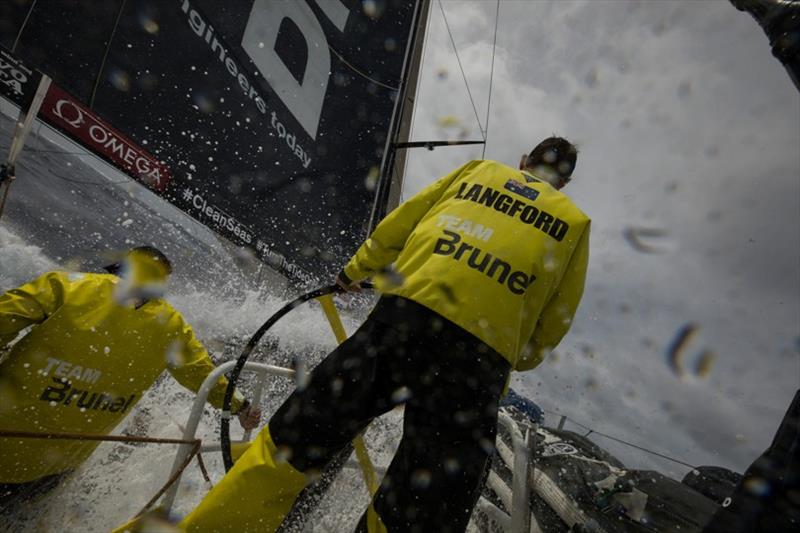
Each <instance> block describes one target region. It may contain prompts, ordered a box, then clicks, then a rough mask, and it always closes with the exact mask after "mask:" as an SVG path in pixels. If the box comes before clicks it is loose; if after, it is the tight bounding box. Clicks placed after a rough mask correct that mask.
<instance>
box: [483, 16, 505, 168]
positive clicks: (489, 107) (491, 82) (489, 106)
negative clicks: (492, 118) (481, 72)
mask: <svg viewBox="0 0 800 533" xmlns="http://www.w3.org/2000/svg"><path fill="white" fill-rule="evenodd" d="M499 21H500V0H497V7H495V10H494V42H493V43H492V68H491V70H490V71H489V99H488V101H487V103H486V122H485V124H486V134H485V135H484V136H483V139H484V141H485V140H487V139H488V138H489V112H490V111H491V110H492V86H493V85H494V56H495V52H496V50H497V26H498V22H499ZM485 156H486V143H484V144H483V150H482V151H481V159H484V157H485Z"/></svg>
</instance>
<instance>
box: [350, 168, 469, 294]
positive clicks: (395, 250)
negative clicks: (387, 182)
mask: <svg viewBox="0 0 800 533" xmlns="http://www.w3.org/2000/svg"><path fill="white" fill-rule="evenodd" d="M480 163H482V161H470V162H469V163H467V164H466V165H463V166H461V167H459V168H457V169H456V170H454V171H453V172H451V173H450V174H448V175H446V176H444V177H443V178H440V179H439V180H437V181H436V182H434V183H432V184H431V185H428V186H427V187H425V188H424V189H423V190H421V191H420V192H418V193H417V194H415V195H414V196H413V197H411V198H409V199H408V200H406V201H405V202H403V203H402V204H400V205H399V206H398V207H397V209H395V210H394V211H392V212H391V213H389V214H388V215H387V216H386V218H384V219H383V220H382V221H381V223H380V224H378V227H377V228H375V231H373V232H372V235H370V236H369V238H368V239H367V240H366V241H365V242H364V244H362V245H361V247H360V248H359V249H358V251H356V253H355V255H354V256H353V257H352V258H351V259H350V261H349V262H348V263H347V264H346V265H345V267H344V269H343V270H342V273H343V274H344V277H345V278H346V279H345V281H361V280H363V279H366V278H369V277H372V276H374V275H375V274H378V273H379V272H381V271H382V270H384V269H385V268H386V267H388V266H389V265H391V264H392V263H393V262H394V261H395V259H397V256H398V255H399V254H400V251H401V250H402V249H403V246H405V243H406V240H407V239H408V237H409V235H411V232H412V231H414V228H415V227H416V225H417V224H418V223H419V221H420V220H422V217H424V216H425V214H426V213H427V212H428V211H430V209H431V208H432V207H433V206H434V204H436V202H438V201H439V199H440V198H441V197H442V195H443V194H444V192H445V191H446V190H447V188H448V187H450V185H452V184H453V183H454V182H455V181H456V180H457V179H458V178H459V176H461V174H462V173H463V172H464V171H465V170H467V169H468V168H471V167H474V166H476V165H478V164H480Z"/></svg>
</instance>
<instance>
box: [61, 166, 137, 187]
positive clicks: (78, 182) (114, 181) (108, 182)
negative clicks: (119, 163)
mask: <svg viewBox="0 0 800 533" xmlns="http://www.w3.org/2000/svg"><path fill="white" fill-rule="evenodd" d="M47 170H48V171H49V172H50V175H51V176H55V177H56V178H58V179H61V180H64V181H68V182H70V183H75V184H78V185H97V186H99V187H102V186H103V185H109V184H111V185H122V184H123V183H130V181H129V180H120V181H116V180H108V181H105V182H101V181H85V180H76V179H74V178H68V177H66V176H61V175H60V174H57V173H56V172H54V171H53V170H52V169H47Z"/></svg>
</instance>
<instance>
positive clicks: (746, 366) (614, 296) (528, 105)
mask: <svg viewBox="0 0 800 533" xmlns="http://www.w3.org/2000/svg"><path fill="white" fill-rule="evenodd" d="M442 5H443V8H444V10H445V12H446V14H447V19H448V22H449V24H450V29H451V30H452V34H453V38H454V40H455V43H456V45H457V48H458V51H459V55H460V57H461V60H462V63H463V66H464V70H465V74H466V76H467V78H468V81H469V87H470V90H471V93H472V96H473V98H474V101H475V107H476V109H477V114H478V119H476V117H475V112H474V111H473V108H472V105H471V103H470V99H469V96H468V94H467V90H466V88H465V85H464V81H463V79H462V77H461V72H460V69H459V66H458V62H457V60H456V56H455V54H454V52H453V48H452V45H451V43H450V39H449V37H448V32H447V29H446V28H445V25H444V20H443V17H442V13H441V11H440V8H439V4H438V2H433V3H432V6H431V7H432V10H431V16H430V20H429V27H428V32H427V42H426V48H425V55H424V62H423V66H422V72H421V82H420V87H419V93H418V95H417V100H416V102H417V103H416V112H415V118H414V124H413V130H412V140H442V139H455V138H463V139H480V138H481V137H482V134H481V127H479V126H478V120H479V121H480V122H481V124H482V125H484V126H485V124H486V116H487V115H486V111H487V100H488V93H489V77H490V70H491V60H492V37H493V30H494V22H495V18H494V17H495V5H496V4H495V2H493V1H490V0H482V1H478V0H467V1H461V0H444V1H443V2H442ZM498 28H499V31H498V37H497V49H496V54H495V64H494V77H493V80H494V82H493V85H492V87H493V89H492V103H491V110H490V113H489V119H490V120H489V127H488V141H487V145H486V153H485V157H486V158H489V159H495V160H498V161H502V162H505V163H508V164H511V165H515V164H516V163H517V162H518V161H519V158H520V155H521V154H523V153H526V152H529V151H530V150H531V148H532V147H533V146H534V145H535V144H536V143H537V142H538V141H539V140H541V139H543V138H545V137H547V136H549V135H551V134H554V133H555V134H559V135H563V136H565V137H567V138H569V139H571V140H573V141H574V142H576V143H577V144H578V146H579V148H580V155H579V158H578V165H577V169H576V171H575V174H574V176H573V177H574V179H573V181H572V182H571V183H570V185H569V186H568V187H567V188H566V189H565V192H566V193H567V194H569V195H570V196H571V197H572V198H573V199H574V200H575V202H576V203H577V205H578V206H580V207H581V208H582V209H583V210H584V211H585V212H586V213H588V214H589V215H590V216H591V218H592V220H593V222H592V239H591V259H590V266H589V273H588V279H587V285H586V290H585V294H584V298H583V302H582V304H581V307H580V309H579V311H578V314H577V316H576V318H575V321H574V324H573V327H572V330H571V332H570V333H569V335H568V336H567V337H566V338H565V340H564V341H563V342H562V343H561V345H560V346H559V347H558V348H557V350H556V352H555V353H554V354H553V355H551V356H550V357H549V358H548V359H547V361H546V362H545V363H543V364H542V365H541V366H540V367H539V368H537V369H536V370H534V371H532V372H528V373H524V374H518V375H516V376H515V377H514V380H513V385H514V387H515V388H516V389H517V390H518V391H520V392H523V393H525V394H527V395H529V396H530V397H532V398H534V399H535V400H536V401H537V402H539V403H540V404H541V405H542V406H543V407H545V408H546V409H547V410H548V411H551V412H559V413H563V414H566V415H568V416H569V417H570V418H572V419H574V420H576V421H578V422H580V423H582V424H585V425H587V426H590V427H592V428H594V429H595V430H596V431H600V432H605V433H608V434H611V435H614V436H618V437H621V438H623V439H625V440H627V441H630V442H633V443H636V444H639V445H643V446H646V447H648V448H650V449H653V450H657V451H660V452H664V453H667V454H669V455H671V456H674V457H676V458H679V459H681V460H683V461H686V462H689V463H691V464H694V465H709V464H713V465H721V466H726V467H729V468H733V469H735V470H738V471H742V470H744V469H745V468H746V467H747V465H749V464H750V463H751V462H752V461H753V459H754V458H755V457H756V456H757V455H758V454H760V453H761V452H762V451H763V449H764V448H765V447H766V446H767V445H768V444H769V442H770V440H771V439H772V436H773V435H774V433H775V430H776V429H777V426H778V424H779V422H780V420H781V418H782V416H783V413H784V411H785V409H786V408H787V407H788V404H789V402H790V400H791V398H792V395H793V394H794V391H795V390H797V388H798V384H800V303H799V302H798V294H800V96H799V95H798V91H797V90H796V89H795V88H794V86H793V85H792V83H791V81H790V80H789V77H788V75H787V74H786V72H785V71H784V70H783V67H782V66H781V65H780V64H779V63H778V62H777V61H776V60H775V59H774V58H773V57H772V55H771V53H770V49H769V44H768V40H767V38H766V36H765V35H763V33H762V31H761V29H760V28H759V27H758V25H757V24H756V23H755V22H754V21H753V20H752V19H751V18H750V16H749V15H746V14H744V13H741V12H739V11H737V10H736V9H735V8H733V7H732V6H731V5H730V3H729V2H728V1H727V0H714V1H711V0H707V1H703V0H696V1H693V0H690V1H679V0H649V1H639V2H634V1H627V0H626V1H616V0H584V1H573V0H558V1H544V0H531V1H519V2H516V1H511V0H502V2H501V4H500V19H499V25H498ZM0 125H2V124H0ZM484 126H482V127H484ZM6 129H8V128H6ZM3 131H4V132H5V130H3ZM9 131H10V130H9ZM40 141H41V142H42V143H44V142H45V140H40ZM47 142H50V141H47ZM59 146H60V145H59ZM481 152H482V147H480V146H479V147H466V148H439V149H436V150H434V151H427V150H416V151H413V152H412V153H411V155H410V158H409V164H408V166H407V171H406V179H405V188H404V191H403V195H404V197H405V198H408V197H409V196H411V195H413V194H414V193H415V192H417V191H419V190H420V189H421V188H422V187H424V186H425V185H427V184H428V183H430V182H432V181H434V180H435V179H437V178H438V177H439V176H441V175H443V174H445V173H447V172H449V171H450V170H452V169H453V168H456V167H458V166H460V165H462V164H463V163H464V162H465V161H467V160H470V159H479V158H481V157H482V153H481ZM26 157H28V154H26V153H23V160H22V163H24V164H28V165H33V164H34V163H36V164H38V165H40V166H42V165H43V166H53V165H54V164H55V163H52V162H48V161H46V160H45V159H46V158H42V157H39V156H36V155H31V156H30V158H29V159H25V158H26ZM88 159H90V158H88ZM68 164H69V163H68ZM33 168H34V167H31V168H29V170H31V169H33ZM35 169H39V167H35ZM81 169H82V170H81V172H84V173H87V172H88V174H87V176H83V178H82V179H89V178H91V179H92V180H95V181H98V182H101V183H104V182H103V179H106V178H108V179H109V180H110V179H112V177H113V176H112V174H113V173H111V174H108V176H105V177H104V176H103V175H101V174H102V173H101V172H100V171H99V170H97V175H95V174H93V173H91V172H89V170H87V169H86V168H84V167H81ZM39 170H41V169H39ZM41 174H42V175H49V174H48V173H46V172H44V171H42V173H41ZM89 174H91V175H89ZM109 176H112V177H109ZM114 179H117V178H114ZM120 179H121V178H120ZM37 183H38V186H40V187H43V188H44V187H49V188H52V189H53V191H56V192H63V190H64V187H66V186H67V185H65V184H64V183H60V182H58V183H56V182H54V181H52V180H51V181H46V180H44V181H42V182H41V183H39V182H37ZM54 184H55V185H54ZM93 186H94V185H93ZM15 187H16V188H17V189H19V190H18V192H17V193H15V198H24V197H25V195H24V194H21V193H20V191H21V190H23V189H21V188H23V187H24V184H22V183H20V185H17V186H15ZM69 187H70V189H71V190H70V193H71V194H72V195H73V196H75V197H78V196H80V197H83V196H86V195H84V194H83V193H81V194H77V193H76V191H78V192H80V191H82V190H83V189H82V188H81V187H82V186H80V185H76V184H70V185H69ZM86 187H88V186H86ZM87 190H88V189H87ZM54 194H55V193H54ZM31 198H33V196H31ZM37 198H38V197H37ZM31 201H32V202H34V204H35V201H34V200H31ZM36 201H38V200H36ZM34 204H32V205H34ZM76 205H78V204H76ZM80 205H83V204H80ZM126 205H127V203H126ZM11 207H12V208H13V207H14V206H13V205H11ZM150 208H151V210H153V211H156V212H158V213H160V214H161V215H162V216H166V215H165V214H164V213H166V211H167V210H166V209H162V208H160V207H158V206H152V205H151V206H150ZM74 209H77V208H75V207H73V211H70V212H74ZM92 209H95V208H94V207H93V208H92ZM129 210H130V211H131V216H132V217H134V218H137V220H138V218H142V220H146V219H147V216H148V215H147V213H145V212H144V211H142V212H141V213H139V212H134V210H133V207H131V208H130V209H129ZM10 212H11V213H12V214H13V209H11V210H10ZM148 213H149V211H148ZM90 214H91V213H90ZM115 216H117V215H115ZM127 216H128V215H127V212H125V213H123V214H122V215H121V216H117V219H116V222H115V221H114V220H113V217H112V218H111V219H109V220H105V219H102V221H103V223H104V224H106V225H108V226H109V228H112V227H113V228H112V229H113V230H114V231H113V235H108V236H106V237H105V238H106V239H110V238H111V237H114V238H118V239H120V242H123V241H122V239H126V238H127V236H128V233H126V232H127V231H132V230H128V229H125V227H126V226H125V221H126V217H127ZM176 216H177V215H176ZM92 218H93V219H94V218H95V217H94V215H93V214H92ZM160 221H161V219H157V220H155V222H154V223H160ZM118 226H119V227H118ZM194 226H199V225H197V224H195V225H194ZM194 226H192V228H194ZM32 227H33V230H35V231H33V234H31V235H28V234H26V235H25V238H20V237H18V236H17V235H16V234H14V233H10V232H9V231H7V230H5V229H0V247H2V248H3V253H2V254H0V286H11V285H13V284H14V283H16V282H17V281H20V282H21V280H22V279H25V278H26V277H27V276H28V274H29V273H30V272H31V271H41V270H44V269H46V268H50V265H51V262H50V261H49V259H46V258H45V257H44V255H42V254H40V250H39V249H38V248H37V247H36V246H34V244H36V243H39V244H41V242H39V241H40V240H41V239H39V237H38V236H37V235H36V232H39V231H40V229H41V228H40V227H39V226H37V225H36V224H32ZM149 227H150V226H148V228H149ZM641 228H644V229H646V230H655V232H656V233H657V234H658V235H660V236H657V237H642V242H643V243H644V244H645V245H646V246H648V247H649V248H650V249H651V252H656V253H644V252H642V251H640V250H637V249H636V248H635V247H634V246H632V244H631V242H630V240H629V239H626V234H629V233H630V232H631V231H636V230H637V229H641ZM69 229H70V228H69V227H67V228H66V229H64V231H68V230H69ZM195 229H197V228H194V229H192V233H193V235H194V234H195V233H196V235H195V238H199V237H202V235H203V233H202V232H201V231H199V230H197V231H195ZM48 231H49V230H48ZM109 231H110V230H109ZM153 231H155V230H153ZM58 235H61V234H60V233H59V234H58ZM164 238H165V239H167V240H174V235H172V234H171V233H169V234H165V236H164ZM37 239H39V240H37ZM214 239H215V238H212V237H209V238H208V239H207V240H209V241H213V240H214ZM124 242H127V241H124ZM115 243H116V241H115ZM120 246H121V245H120ZM207 247H210V244H208V243H206V242H205V241H204V247H203V250H205V249H206V248H207ZM56 259H59V258H56ZM204 267H205V266H204ZM229 288H230V287H229V286H225V287H222V292H223V293H225V292H226V290H227V289H229ZM201 289H202V288H201ZM217 289H219V287H217ZM217 296H218V295H216V294H213V295H212V296H210V295H209V292H208V290H197V291H196V292H193V293H191V294H190V295H189V296H187V295H185V294H184V295H181V296H180V297H178V298H176V299H175V303H176V305H178V306H179V308H180V309H181V310H182V311H185V312H186V315H187V317H188V318H189V320H190V322H191V323H192V324H194V325H195V326H196V329H197V330H198V331H199V332H200V334H201V336H202V337H203V338H204V340H206V339H210V338H214V337H215V336H220V335H223V334H224V333H226V332H227V333H230V332H231V331H235V332H237V333H242V334H244V332H251V331H252V330H253V329H254V328H255V327H256V326H257V325H258V324H257V323H258V322H259V321H260V317H262V316H263V314H264V313H265V309H264V304H263V301H262V300H261V299H260V298H256V297H254V296H252V295H248V298H250V299H248V300H246V301H244V302H242V301H238V300H236V299H235V298H233V299H232V298H227V299H224V298H222V297H221V296H220V297H219V298H218V297H217ZM209 299H211V300H212V301H214V302H215V305H213V306H209V305H208V301H209ZM221 300H224V301H221ZM251 300H252V301H251ZM278 303H279V302H277V301H270V305H271V306H272V305H278ZM220 309H222V310H223V311H224V312H222V313H221V312H220ZM687 323H693V324H695V325H696V333H695V335H694V336H693V337H692V338H691V339H690V340H689V342H688V343H687V344H686V348H685V350H684V351H683V354H684V359H683V362H684V365H685V368H686V370H685V371H684V372H683V373H681V374H680V375H678V374H677V373H676V372H675V371H674V370H673V369H671V367H670V365H668V363H667V360H666V357H665V353H666V351H667V347H668V346H669V344H670V342H671V341H672V339H673V338H674V337H675V335H676V333H677V332H678V330H679V329H680V328H681V327H683V326H684V325H685V324H687ZM234 326H235V327H234ZM293 326H294V327H295V329H296V331H295V333H296V334H297V335H298V337H299V338H300V339H301V341H307V340H308V339H311V338H312V337H314V338H316V337H318V336H321V335H317V333H318V332H317V330H316V329H314V330H313V334H311V335H310V334H309V328H308V326H307V323H306V322H305V321H301V322H298V323H294V324H293ZM293 331H294V330H293ZM703 353H706V354H713V355H709V356H706V359H705V360H706V361H710V365H708V371H707V372H696V371H695V367H697V366H698V364H699V362H700V361H701V360H702V358H701V354H703ZM551 422H554V421H553V419H551ZM567 427H568V428H572V429H576V428H577V426H574V425H568V426H567ZM595 438H596V441H597V442H598V443H599V444H601V445H602V446H603V447H605V448H606V449H608V450H610V451H611V452H613V453H614V454H616V455H617V456H618V457H620V458H621V459H622V460H623V461H624V462H625V463H626V464H628V465H630V466H634V467H647V468H650V467H653V468H657V469H659V470H661V471H663V472H665V473H669V474H672V475H674V476H676V477H678V478H680V477H681V476H682V475H683V474H684V473H685V471H686V470H685V469H684V468H682V467H676V466H675V465H674V464H671V463H668V462H663V461H660V460H655V459H653V458H652V457H650V456H646V455H643V454H641V453H639V452H633V451H632V450H631V449H630V448H627V447H622V446H619V445H617V444H615V443H614V442H611V441H608V440H605V439H603V438H602V437H595Z"/></svg>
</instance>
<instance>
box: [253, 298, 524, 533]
mask: <svg viewBox="0 0 800 533" xmlns="http://www.w3.org/2000/svg"><path fill="white" fill-rule="evenodd" d="M509 371H510V365H509V363H508V362H507V361H506V360H505V359H504V358H503V357H502V356H501V355H499V354H498V353H497V352H495V351H494V350H492V349H491V348H490V347H489V346H487V345H486V344H484V343H483V342H481V341H480V340H479V339H477V338H476V337H474V336H473V335H471V334H469V333H468V332H466V331H465V330H463V329H461V328H460V327H458V326H456V325H455V324H453V323H452V322H449V321H447V320H445V319H444V318H442V317H441V316H439V315H438V314H436V313H434V312H433V311H430V310H429V309H427V308H426V307H424V306H421V305H419V304H417V303H415V302H412V301H410V300H406V299H403V298H397V297H385V298H383V299H381V301H380V302H379V303H378V305H377V306H376V308H375V310H374V311H373V313H372V314H371V315H370V317H369V318H368V319H367V321H366V322H365V323H364V324H363V325H362V326H361V328H360V329H359V330H358V331H357V332H356V333H355V334H354V335H352V336H351V337H350V338H349V339H347V341H345V342H344V343H342V344H341V345H340V346H339V347H338V348H337V349H336V350H335V351H334V352H332V353H331V354H330V355H328V357H327V358H325V360H323V361H322V362H321V363H320V364H319V365H318V366H317V367H316V368H315V369H314V371H313V372H312V374H311V378H310V381H309V383H308V385H307V387H305V388H304V389H303V390H297V391H295V392H294V393H293V394H292V395H291V396H290V397H289V398H288V399H287V400H286V402H285V403H284V404H283V405H282V406H281V407H280V408H279V409H278V411H277V413H276V414H275V415H274V416H273V417H272V419H271V420H270V423H269V429H270V434H271V435H272V439H273V441H274V442H275V444H276V445H277V446H278V447H286V448H287V449H289V450H290V451H291V456H290V463H291V464H292V465H293V466H294V467H295V468H297V469H298V470H301V471H303V472H309V471H312V470H321V469H323V468H324V467H325V465H326V464H327V463H328V462H329V461H330V460H331V459H333V458H334V457H335V456H336V455H337V453H338V452H339V451H340V450H342V449H343V448H344V447H345V446H347V445H348V444H349V443H350V441H351V440H352V439H353V438H354V437H355V436H356V435H357V434H358V433H359V432H360V431H362V430H363V429H364V428H365V427H366V426H367V425H368V424H369V423H370V422H371V421H372V420H373V419H374V418H375V417H377V416H380V415H381V414H384V413H386V412H387V411H389V410H391V409H392V408H394V407H396V406H398V405H401V404H405V417H404V422H403V438H402V440H401V441H400V447H399V449H398V450H397V453H396V454H395V456H394V459H393V461H392V463H391V465H390V466H389V469H388V471H387V473H386V476H385V478H384V480H383V482H382V483H381V486H380V489H379V491H378V493H377V494H376V496H375V499H374V502H373V504H374V507H375V510H376V511H377V513H378V515H379V516H380V518H381V520H382V521H383V523H384V524H385V525H386V527H387V528H388V530H389V531H398V532H400V531H402V532H414V531H436V532H444V531H459V532H460V531H464V529H465V528H466V525H467V522H468V521H469V516H470V513H471V512H472V508H473V507H474V506H475V503H476V502H477V500H478V497H479V495H480V490H481V487H480V485H481V482H482V481H483V474H484V471H485V468H486V466H487V463H488V460H489V458H490V456H491V454H492V453H493V451H494V440H495V435H496V431H497V409H498V402H499V399H500V396H501V394H502V391H503V388H504V386H505V382H506V380H507V378H508V374H509ZM365 523H366V513H365V514H364V516H363V517H362V520H361V525H360V528H363V527H364V524H365Z"/></svg>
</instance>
